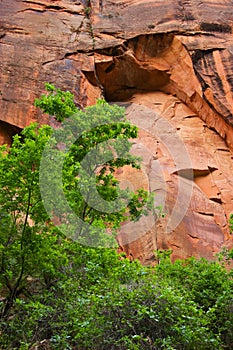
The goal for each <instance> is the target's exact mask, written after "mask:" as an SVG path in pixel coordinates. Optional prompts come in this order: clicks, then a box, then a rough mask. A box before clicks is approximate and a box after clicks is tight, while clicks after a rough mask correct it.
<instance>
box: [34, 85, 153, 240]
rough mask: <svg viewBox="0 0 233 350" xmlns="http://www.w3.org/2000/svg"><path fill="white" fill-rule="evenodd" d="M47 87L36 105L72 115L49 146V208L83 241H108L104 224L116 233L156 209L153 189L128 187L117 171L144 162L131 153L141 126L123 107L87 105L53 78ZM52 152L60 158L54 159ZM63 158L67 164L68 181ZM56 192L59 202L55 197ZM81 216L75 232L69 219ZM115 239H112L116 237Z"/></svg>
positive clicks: (46, 183) (63, 115) (99, 103)
mask: <svg viewBox="0 0 233 350" xmlns="http://www.w3.org/2000/svg"><path fill="white" fill-rule="evenodd" d="M46 88H47V91H48V93H47V95H45V94H44V95H42V97H41V98H40V99H37V100H36V103H35V104H36V106H38V107H40V108H41V109H42V110H43V112H45V113H48V114H50V115H54V114H55V115H56V112H57V111H59V118H58V120H65V118H66V117H67V116H69V119H68V121H65V122H64V123H63V124H62V125H61V127H60V128H59V129H58V130H56V132H55V133H54V134H53V136H54V139H55V141H53V143H52V144H51V147H50V148H49V150H48V152H47V155H46V156H47V159H46V157H44V162H43V169H42V170H45V171H43V188H44V192H46V194H45V201H46V203H47V204H48V211H50V213H51V214H52V215H54V216H56V217H58V218H59V220H60V221H61V222H63V223H64V222H65V223H66V224H65V226H66V227H67V230H66V234H68V235H70V236H73V237H74V236H75V237H76V239H79V240H80V242H81V243H86V244H91V245H93V244H94V245H95V244H96V243H95V242H97V241H100V242H102V243H104V240H106V239H107V237H108V239H109V240H110V238H109V236H106V234H104V235H103V234H102V235H101V234H100V236H101V237H104V238H103V240H101V237H100V236H98V233H100V232H101V229H102V232H105V230H106V227H107V228H108V229H111V232H112V233H113V230H114V229H116V228H118V227H119V226H120V223H122V222H123V221H126V220H138V219H139V218H140V217H141V216H142V215H147V213H148V210H153V198H152V196H150V195H149V194H148V192H147V191H145V190H143V189H140V190H139V191H137V193H132V192H131V191H129V190H122V189H120V186H119V182H118V180H117V178H116V177H115V171H116V169H117V168H120V167H123V166H125V165H131V166H132V167H135V168H139V167H140V162H139V159H138V158H137V157H135V156H132V155H131V154H130V149H131V146H132V143H131V142H130V141H129V139H133V138H136V137H137V131H138V130H137V127H136V126H134V125H131V124H130V123H129V122H128V121H127V120H126V117H125V115H124V108H122V107H119V106H117V105H109V104H108V103H107V102H105V101H104V100H98V101H97V103H96V105H94V106H90V107H87V108H86V109H85V110H84V111H82V110H79V109H78V108H75V107H74V102H73V95H72V94H70V93H67V92H62V91H61V90H60V89H56V88H55V87H54V86H52V85H49V84H47V85H46ZM70 106H71V107H70ZM71 112H72V113H74V114H71ZM64 135H65V136H64ZM69 141H70V142H69ZM54 142H55V143H54ZM61 144H62V147H63V149H65V151H64V153H63V154H62V152H61V150H60V149H59V145H61ZM57 145H58V146H57ZM56 146H57V148H56ZM51 154H53V158H54V159H56V161H54V162H51ZM64 155H65V157H64V158H63V156H64ZM59 162H61V163H59ZM59 164H61V165H62V168H63V177H62V185H61V178H60V170H59V167H60V169H61V166H60V165H59ZM56 167H57V170H56V171H55V168H56ZM51 174H53V176H52V187H51ZM56 175H57V176H56ZM61 187H62V191H64V193H65V195H66V200H68V202H69V205H70V207H71V209H72V210H73V213H72V214H71V215H70V216H69V215H68V214H67V213H68V212H69V210H67V209H64V208H66V204H65V203H64V200H63V192H62V191H61ZM54 193H56V197H57V202H59V206H57V205H55V204H54V203H53V202H52V201H51V198H53V197H54ZM119 198H120V200H119ZM74 213H75V215H73V214H74ZM72 215H73V216H72ZM77 218H79V219H80V221H79V225H78V227H77V225H75V224H74V225H73V226H74V227H75V229H74V232H72V224H71V225H69V224H67V222H68V223H70V222H72V221H73V223H75V222H76V221H77ZM87 231H88V239H89V240H87V239H86V238H87V237H86V238H85V239H84V240H83V237H84V236H87ZM113 238H114V237H113ZM110 241H111V244H112V243H113V240H110Z"/></svg>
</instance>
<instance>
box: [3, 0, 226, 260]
mask: <svg viewBox="0 0 233 350" xmlns="http://www.w3.org/2000/svg"><path fill="white" fill-rule="evenodd" d="M0 15H1V17H0V56H1V60H0V104H1V108H0V143H4V142H7V143H10V140H11V137H12V135H13V134H15V133H16V132H18V131H19V130H20V129H22V128H23V127H25V126H26V125H28V124H29V123H30V122H31V121H39V122H41V123H47V122H49V117H48V116H45V115H42V114H41V113H39V112H38V110H37V109H36V108H35V107H33V102H34V99H35V98H36V97H38V96H39V95H40V94H41V92H43V91H44V82H50V83H54V84H55V85H56V86H58V87H60V88H62V89H68V90H70V91H72V92H73V93H74V94H75V100H76V103H77V105H78V106H79V107H80V108H83V107H85V106H87V105H91V104H93V103H94V102H95V100H96V98H98V97H104V98H106V99H107V101H109V102H117V103H120V104H123V105H124V106H125V107H126V113H127V116H128V118H129V119H130V120H131V121H132V122H133V123H135V124H136V125H137V126H138V127H139V137H138V139H137V141H136V143H135V144H134V145H133V152H134V153H135V154H138V155H141V156H142V159H143V166H142V169H141V170H140V171H138V172H136V171H133V170H131V169H128V168H125V169H124V170H123V171H122V172H121V173H119V174H117V176H118V177H119V179H120V180H121V181H122V182H125V181H126V182H128V183H130V186H131V188H134V189H137V188H139V187H141V186H143V187H144V188H146V189H150V191H152V192H154V193H155V206H159V205H162V206H163V208H164V212H165V213H166V215H165V217H164V218H159V219H158V218H157V215H158V213H155V214H154V215H151V216H149V217H146V218H143V219H142V220H141V221H140V222H138V223H136V224H135V225H134V224H128V225H125V226H123V227H122V230H121V232H120V234H119V236H118V242H119V246H120V248H119V249H120V250H124V251H125V252H126V253H127V255H128V256H129V257H131V258H133V259H136V258H139V259H140V260H141V261H142V262H143V263H145V264H146V263H152V262H153V260H154V250H155V249H168V248H171V249H172V251H173V254H172V257H173V259H175V258H185V257H188V256H191V255H195V256H197V257H200V256H202V257H206V258H208V259H212V258H213V257H214V255H215V254H216V253H217V252H219V251H220V250H221V249H222V247H223V246H227V247H232V246H233V238H232V236H231V235H230V233H229V230H228V219H229V215H230V213H232V212H233V171H232V170H233V169H232V167H233V153H232V152H233V34H232V32H233V3H232V1H231V0H218V1H216V0H209V1H207V0H203V1H195V0H172V1H171V0H167V1H162V0H153V1H152V0H144V1H142V0H122V1H120V0H82V1H76V0H11V1H9V0H2V1H1V2H0ZM157 211H158V210H157Z"/></svg>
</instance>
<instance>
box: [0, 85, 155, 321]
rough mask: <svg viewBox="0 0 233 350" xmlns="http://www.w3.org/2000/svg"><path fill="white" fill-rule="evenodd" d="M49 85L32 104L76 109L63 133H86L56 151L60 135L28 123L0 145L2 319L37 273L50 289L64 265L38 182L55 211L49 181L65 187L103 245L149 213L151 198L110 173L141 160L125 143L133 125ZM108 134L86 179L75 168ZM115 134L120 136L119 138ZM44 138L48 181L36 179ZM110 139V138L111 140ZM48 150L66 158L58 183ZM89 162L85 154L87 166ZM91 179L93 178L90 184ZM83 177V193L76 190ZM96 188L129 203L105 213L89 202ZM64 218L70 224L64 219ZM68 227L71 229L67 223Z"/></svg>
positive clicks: (66, 112) (114, 111) (115, 111)
mask: <svg viewBox="0 0 233 350" xmlns="http://www.w3.org/2000/svg"><path fill="white" fill-rule="evenodd" d="M46 87H47V90H48V91H49V94H48V96H47V97H46V96H45V95H43V96H42V97H41V99H40V100H37V102H36V104H38V105H40V106H41V108H44V109H45V111H47V112H49V113H50V114H52V115H56V114H58V120H62V119H63V118H65V117H68V116H70V113H73V112H76V114H75V116H74V119H73V120H72V123H73V124H72V125H71V127H70V124H69V123H70V122H68V124H67V125H68V129H67V130H66V137H68V138H69V135H70V134H72V133H73V131H74V130H73V128H74V126H75V125H78V126H80V125H83V129H82V131H83V133H82V135H81V137H80V138H79V139H78V140H77V142H75V143H74V144H72V146H71V148H70V151H69V152H68V153H67V152H65V151H63V149H60V147H59V137H58V139H56V137H55V136H54V131H53V129H52V128H51V127H50V126H47V125H43V126H39V125H38V124H36V123H34V124H31V125H30V126H28V127H26V128H25V129H24V130H23V131H22V133H21V134H20V135H16V136H14V139H13V143H12V145H11V147H10V148H7V147H6V146H2V147H0V218H1V222H0V272H1V274H0V288H1V290H2V294H3V295H4V299H3V300H2V301H1V316H2V317H6V316H7V315H8V314H9V311H10V309H11V308H12V306H13V304H14V301H15V300H16V299H17V298H18V297H19V296H20V295H22V294H23V295H25V296H29V295H30V294H31V290H30V288H31V285H32V283H31V282H30V281H34V280H35V279H38V280H39V281H40V283H42V285H43V286H46V287H48V288H49V287H50V286H51V285H52V284H53V281H54V280H55V279H56V278H58V276H59V274H60V272H61V270H62V268H64V266H66V263H67V258H66V254H65V253H64V251H63V247H64V244H65V242H66V238H65V237H64V235H63V233H62V232H60V231H59V230H58V228H57V227H56V226H54V225H53V223H52V221H51V218H50V216H49V215H48V213H47V211H46V210H45V208H44V203H43V200H42V197H41V190H42V185H45V187H46V186H47V187H46V188H47V189H48V194H49V198H48V201H54V202H55V207H59V208H60V209H64V208H63V207H62V205H61V203H60V202H59V195H58V196H57V197H56V193H55V192H51V190H50V186H51V184H55V190H56V189H58V192H59V191H60V190H62V193H63V191H64V193H65V196H66V197H67V199H68V202H69V204H70V207H71V208H72V210H73V211H74V212H75V215H76V217H77V218H80V222H81V223H84V222H86V223H87V224H88V225H89V226H88V227H91V228H92V227H93V229H90V230H89V231H90V232H89V233H92V231H93V232H94V233H96V231H97V232H98V229H99V228H101V229H102V231H101V234H102V233H103V235H102V236H101V239H102V241H99V240H98V239H99V237H96V236H94V239H95V240H97V241H98V242H100V244H102V243H103V244H105V239H106V240H107V238H106V234H105V228H106V227H107V228H108V229H109V230H113V229H115V228H117V227H119V225H120V223H121V222H122V221H124V220H127V219H129V220H131V219H138V217H139V216H140V215H142V214H143V213H146V210H147V204H148V203H149V202H148V200H147V199H148V194H147V192H146V191H143V190H140V191H139V192H138V194H132V193H130V192H129V191H121V190H120V189H119V186H118V181H117V180H116V179H115V177H114V170H115V169H116V168H118V167H121V166H124V165H125V164H132V166H137V167H138V166H139V165H138V160H137V159H135V158H134V157H132V156H131V155H130V154H129V150H130V146H131V144H130V143H129V141H128V138H129V137H131V138H132V137H136V135H137V129H136V128H135V127H134V126H131V125H130V124H129V123H128V122H126V120H125V117H124V110H123V109H122V108H120V107H118V106H110V105H108V104H107V103H106V102H104V101H100V102H99V103H97V105H96V106H92V107H89V108H87V109H86V110H85V111H80V110H78V109H77V108H76V107H75V105H74V102H73V96H72V94H70V93H69V92H64V93H63V92H61V90H59V89H55V87H53V86H51V85H49V84H47V85H46ZM95 120H97V121H98V120H100V121H101V125H99V126H98V127H95V128H93V127H92V126H93V123H94V125H96V124H95ZM103 122H105V124H103ZM63 132H64V130H63V129H62V128H60V129H59V130H58V136H59V135H61V136H62V134H63ZM109 138H110V139H111V143H110V144H109V146H108V149H107V150H106V149H105V145H106V144H104V146H101V147H100V149H98V151H97V152H96V153H94V155H93V157H92V158H93V159H91V161H92V163H91V165H90V167H91V171H92V172H93V167H94V174H95V171H96V172H97V173H96V176H94V177H93V178H90V176H89V175H88V176H86V175H85V172H80V171H81V170H82V169H81V161H82V159H84V160H85V156H86V155H87V154H88V152H90V150H91V149H93V148H94V149H96V150H97V148H98V144H99V143H100V142H103V141H106V140H108V139H109ZM120 138H122V139H123V141H124V142H119V139H120ZM49 140H50V142H51V143H52V148H51V149H50V152H49V153H46V155H45V156H44V158H45V160H46V162H45V163H46V165H47V166H48V168H46V169H45V170H46V171H45V175H46V177H45V179H44V180H45V182H43V183H42V185H41V184H40V181H39V179H40V172H41V168H40V166H41V159H42V156H43V152H44V148H45V146H46V144H47V143H48V141H49ZM114 140H115V141H116V142H115V143H114V142H112V141H114ZM106 152H107V154H106ZM121 155H124V156H125V155H126V158H125V159H124V158H123V157H122V158H121ZM53 156H56V157H58V158H59V159H62V160H64V164H63V170H62V181H61V182H59V181H58V182H56V169H53V168H52V169H51V166H50V163H51V158H52V157H53ZM103 156H104V157H107V162H105V164H102V163H103V162H102V159H103ZM86 159H87V158H86ZM88 165H89V164H88V159H87V165H86V168H87V170H88ZM85 171H86V170H85ZM88 171H89V170H88ZM58 172H59V171H58ZM80 174H81V175H80ZM59 176H60V174H58V177H59ZM85 176H86V177H85ZM90 181H92V182H93V183H92V187H91V190H90V189H89V188H90V185H91V184H90ZM81 182H82V186H83V187H85V188H86V192H85V191H84V192H83V191H81V190H80V183H81ZM96 187H97V189H98V193H99V194H100V196H101V198H103V199H104V200H105V202H111V201H112V199H114V198H116V197H117V196H118V190H119V193H120V192H121V193H122V196H123V198H124V199H125V200H126V206H125V207H123V208H122V209H121V210H119V211H118V212H117V211H115V212H111V211H110V212H105V211H104V210H101V208H100V209H99V208H92V206H91V204H88V201H87V197H91V195H92V191H93V188H96ZM53 188H54V187H52V189H53ZM83 193H84V196H83ZM85 193H86V196H87V197H85ZM94 199H95V198H94ZM127 201H128V202H127ZM97 204H98V203H97ZM53 215H55V216H57V218H58V219H59V213H58V214H57V213H56V212H55V213H53ZM65 219H66V225H67V220H68V219H69V218H68V217H66V218H65ZM61 221H62V220H61ZM67 227H68V230H69V224H68V225H67ZM82 230H83V225H82V224H81V225H79V232H76V236H75V238H76V239H77V240H78V239H79V238H80V237H81V238H82V233H83V231H82ZM66 233H67V234H68V235H69V232H67V231H66Z"/></svg>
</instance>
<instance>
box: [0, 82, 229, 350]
mask: <svg viewBox="0 0 233 350" xmlns="http://www.w3.org/2000/svg"><path fill="white" fill-rule="evenodd" d="M47 91H48V94H46V95H43V96H42V97H41V99H38V100H37V101H36V105H37V106H38V107H40V108H41V109H42V110H43V111H44V112H47V113H49V114H50V115H57V116H58V118H57V119H58V120H60V121H62V120H64V119H65V118H66V117H67V116H69V117H70V115H71V114H72V113H75V116H74V119H73V121H74V122H75V123H76V124H77V125H78V126H79V127H82V125H83V128H84V129H83V131H84V132H82V136H81V137H80V138H79V139H77V140H76V142H75V143H73V144H72V146H71V147H70V149H69V152H66V157H65V160H64V165H63V171H62V180H63V181H62V190H63V191H64V193H65V195H66V197H67V200H68V201H69V204H70V206H71V207H72V209H73V210H74V211H75V213H76V215H77V217H79V218H81V219H82V221H83V222H86V223H88V224H91V225H92V226H93V231H90V234H93V235H94V237H95V234H96V230H95V228H96V229H97V228H98V229H99V228H100V227H105V226H107V227H108V228H109V229H111V230H112V231H114V229H116V228H117V227H119V225H120V223H121V222H122V221H124V220H127V219H130V220H137V219H139V218H140V216H141V215H145V214H147V212H148V210H149V209H151V207H152V204H153V202H152V200H151V198H150V197H149V196H148V194H147V193H146V192H145V191H143V190H140V191H139V192H138V193H133V194H132V193H130V192H129V191H125V190H124V191H123V190H121V189H120V188H119V184H118V182H117V179H115V177H114V170H115V169H117V168H119V167H122V166H124V165H126V164H127V165H128V164H130V165H132V166H135V167H139V160H138V159H136V158H135V157H132V156H131V155H130V153H129V151H130V143H129V141H128V139H129V138H134V137H136V136H137V129H136V128H135V127H134V126H132V125H130V124H129V123H128V122H127V121H126V120H125V118H124V111H123V110H122V108H120V107H118V106H110V105H108V104H107V103H106V102H105V101H99V102H98V103H97V104H96V105H95V106H92V107H89V108H87V109H86V110H85V111H80V110H78V109H77V108H76V107H75V105H74V103H73V96H72V94H70V93H63V92H62V91H61V90H59V89H56V88H55V87H54V86H52V85H50V84H47ZM98 118H99V120H101V121H103V120H104V121H105V122H106V123H104V124H101V125H100V124H98ZM67 125H68V129H67V130H68V131H67V136H68V139H69V135H71V134H72V132H73V129H72V130H71V129H69V123H68V124H67ZM58 133H59V132H58ZM53 135H54V132H53V130H52V128H51V127H49V126H42V127H39V126H38V125H37V124H32V125H30V126H29V127H27V128H25V129H24V130H23V132H22V134H21V135H17V136H15V137H14V140H13V144H12V146H11V147H10V148H9V149H7V148H6V147H5V146H3V147H1V149H0V220H1V221H0V271H1V274H0V296H1V298H0V313H1V328H0V336H1V337H0V348H1V349H20V350H26V349H27V350H29V349H30V350H32V349H42V348H43V344H44V343H45V342H47V345H48V347H49V348H50V349H59V350H60V349H64V350H65V349H66V350H68V349H74V350H102V349H112V350H114V349H122V350H144V349H145V350H147V349H148V350H158V349H167V350H174V349H177V350H179V349H187V350H195V349H198V350H199V349H203V350H205V349H206V350H209V349H210V350H211V349H213V350H215V349H232V346H233V331H232V322H233V281H232V271H227V270H226V269H225V267H224V266H223V265H222V263H221V262H208V261H206V260H196V259H194V258H192V259H188V260H185V261H176V262H175V263H171V261H170V257H169V252H164V253H163V252H157V253H156V259H157V261H158V262H159V264H157V265H156V266H155V267H143V266H141V265H140V264H139V263H138V262H137V261H129V260H128V259H126V258H125V257H124V256H123V255H118V254H117V253H116V252H115V249H113V248H106V247H103V246H105V245H106V244H105V243H107V244H108V240H107V241H105V239H106V238H103V240H100V237H98V240H99V242H101V245H102V247H95V248H93V247H92V248H91V247H88V246H85V245H83V244H82V238H83V235H84V234H85V232H83V230H82V227H81V229H80V230H79V232H78V237H81V239H80V240H79V239H77V240H72V239H70V238H68V237H67V236H66V235H64V232H63V231H61V230H59V227H57V226H55V225H54V224H53V222H52V221H51V216H50V215H49V214H48V213H47V212H46V210H45V209H44V206H43V201H42V198H41V192H40V187H39V176H40V163H41V156H42V154H43V150H44V147H45V145H46V143H47V142H48V140H50V141H51V140H52V145H54V148H52V150H53V151H54V152H55V153H53V154H52V155H51V154H50V155H49V156H54V155H56V156H59V155H60V154H61V155H62V149H61V147H57V146H58V143H56V140H55V139H54V136H53ZM106 140H111V143H110V146H109V147H106V146H105V143H104V142H105V141H106ZM122 140H123V141H124V142H122ZM99 145H100V146H99ZM99 147H100V148H99ZM93 149H95V150H97V152H96V153H94V156H93V153H92V157H93V159H94V168H93V162H92V163H91V164H90V173H91V172H93V169H94V171H96V177H95V179H94V180H93V181H94V183H93V185H95V186H96V187H97V189H98V193H99V194H100V196H101V197H102V198H103V199H104V200H105V201H106V202H109V203H111V202H112V201H113V200H114V199H115V198H116V197H117V195H118V194H119V193H120V194H121V195H122V198H124V199H125V203H126V206H125V207H124V209H121V210H120V211H118V212H113V213H106V212H105V211H104V210H101V207H100V208H98V209H96V208H93V207H92V206H91V205H89V202H88V200H87V197H85V196H83V192H81V191H80V181H81V180H80V172H81V171H82V169H81V165H82V161H83V159H88V158H87V155H88V154H89V153H90V152H91V150H93ZM103 157H104V159H106V161H105V163H104V164H102V163H101V160H102V159H103ZM93 159H92V160H93ZM46 164H47V163H46ZM88 165H89V163H88V162H87V164H86V169H88ZM48 167H49V159H48ZM48 169H49V171H48V179H47V180H48V182H51V173H50V170H51V169H50V168H48ZM81 174H82V173H81ZM82 178H84V181H83V186H86V189H87V190H86V192H84V193H86V195H87V196H88V199H89V198H90V196H91V195H92V187H91V191H89V192H88V188H89V186H90V177H88V178H87V179H85V174H82ZM52 180H53V182H54V183H55V184H56V181H57V179H56V176H54V177H53V178H52ZM91 181H92V180H91ZM57 186H58V185H57ZM47 191H48V193H49V196H50V197H51V200H55V199H56V200H58V201H59V197H56V195H57V194H56V193H55V192H53V193H52V192H49V188H48V189H47ZM55 214H56V217H57V219H58V221H62V217H59V215H60V212H59V211H58V212H57V213H55ZM66 220H67V218H66ZM105 236H106V235H105ZM228 257H229V258H230V257H231V255H230V254H229V255H228Z"/></svg>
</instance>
